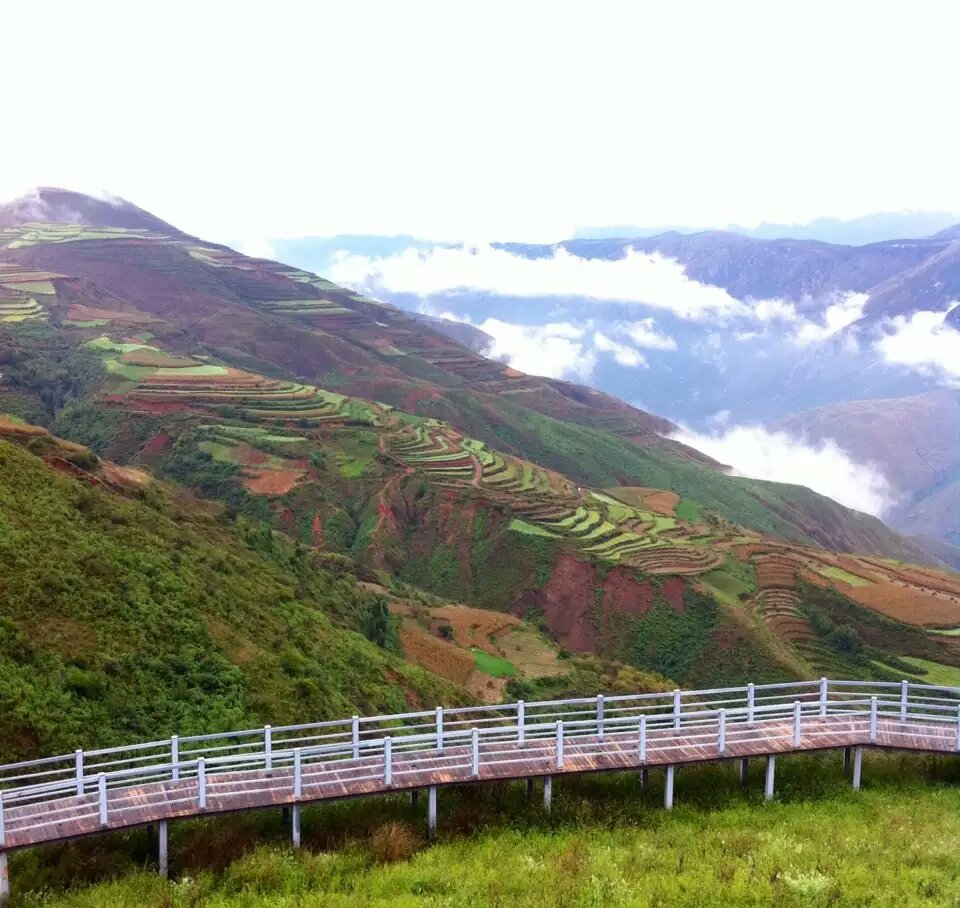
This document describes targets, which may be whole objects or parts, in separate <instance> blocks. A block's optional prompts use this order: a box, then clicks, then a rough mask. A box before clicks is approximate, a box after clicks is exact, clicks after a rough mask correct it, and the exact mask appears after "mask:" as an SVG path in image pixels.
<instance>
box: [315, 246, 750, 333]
mask: <svg viewBox="0 0 960 908" xmlns="http://www.w3.org/2000/svg"><path fill="white" fill-rule="evenodd" d="M329 277H330V279H331V280H333V281H336V282H338V283H346V284H350V285H352V286H355V287H362V288H364V289H367V290H370V291H374V292H376V291H387V292H390V291H392V292H394V293H412V294H416V295H417V296H423V297H429V296H431V295H434V294H439V293H456V292H458V291H472V292H475V293H495V294H500V295H502V296H519V297H546V296H563V297H580V298H585V299H601V300H605V301H610V302H621V303H644V304H646V305H648V306H651V307H654V308H658V309H665V310H668V311H670V312H672V313H673V314H674V315H676V316H678V317H680V318H683V319H688V320H704V319H717V318H729V317H735V316H744V317H749V316H750V315H751V306H750V305H747V304H746V303H743V302H741V301H740V300H738V299H735V298H734V297H732V296H731V295H730V294H729V293H727V291H726V290H724V289H723V288H722V287H715V286H713V285H711V284H701V283H698V282H697V281H694V280H691V279H690V278H689V277H687V275H686V273H685V272H684V267H683V265H681V264H680V263H679V262H677V261H676V260H674V259H670V258H666V257H664V256H662V255H660V254H659V253H653V254H647V253H644V252H638V251H636V250H634V249H630V248H627V249H626V254H625V256H624V257H623V258H621V259H616V260H608V259H585V258H580V257H579V256H576V255H573V254H571V253H570V252H568V251H567V250H566V249H564V248H563V247H562V246H558V247H556V248H555V249H554V250H553V254H552V255H549V256H544V257H542V258H535V259H528V258H525V257H524V256H521V255H514V254H513V253H511V252H508V251H506V250H505V249H496V248H494V247H492V246H489V245H487V246H476V247H472V248H467V247H455V248H451V247H444V246H436V247H434V248H432V249H430V250H427V251H420V250H416V249H407V250H405V251H404V252H402V253H400V254H398V255H393V256H388V257H384V258H367V257H365V256H357V255H344V256H341V257H340V258H338V259H337V261H336V262H335V263H334V265H333V266H332V268H331V270H330V275H329Z"/></svg>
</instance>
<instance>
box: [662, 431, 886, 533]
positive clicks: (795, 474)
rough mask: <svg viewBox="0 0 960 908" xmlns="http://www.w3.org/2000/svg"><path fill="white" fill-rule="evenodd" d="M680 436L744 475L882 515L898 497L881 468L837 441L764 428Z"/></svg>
mask: <svg viewBox="0 0 960 908" xmlns="http://www.w3.org/2000/svg"><path fill="white" fill-rule="evenodd" d="M718 422H719V421H718ZM674 437H675V438H676V439H677V440H678V441H682V442H684V443H685V444H688V445H690V446H691V447H694V448H696V449H697V450H699V451H703V452H704V453H705V454H709V455H710V456H711V457H713V458H714V459H716V460H719V461H720V462H721V463H725V464H729V465H730V467H732V468H733V470H734V472H735V473H737V474H739V475H741V476H749V477H752V478H753V479H769V480H773V481H775V482H787V483H794V484H796V485H802V486H807V487H808V488H810V489H813V490H814V491H815V492H819V493H820V494H821V495H826V496H827V497H828V498H832V499H833V500H834V501H838V502H840V504H843V505H846V506H847V507H848V508H854V509H855V510H858V511H864V512H866V513H867V514H873V515H874V516H877V517H880V516H882V515H883V513H884V512H885V511H886V510H887V509H888V508H889V507H890V506H891V505H892V504H893V503H894V502H895V500H896V495H895V493H894V490H893V489H892V488H891V486H890V483H889V482H888V481H887V479H886V477H885V476H884V475H883V473H882V472H881V470H880V469H879V468H878V467H877V466H875V465H874V464H871V463H860V462H859V461H857V460H855V459H854V458H853V456H852V455H851V454H850V453H849V452H847V451H845V450H844V449H843V448H841V447H840V445H838V444H837V443H836V442H835V441H833V439H827V440H825V441H824V442H822V443H816V444H815V443H812V442H810V441H808V440H805V439H802V438H795V437H793V436H791V435H788V434H787V433H785V432H770V431H768V430H767V429H764V428H763V427H762V426H733V427H731V428H724V429H722V430H720V431H718V432H715V433H713V434H702V433H699V432H693V431H691V430H689V429H683V430H682V431H681V432H679V433H677V434H676V435H674Z"/></svg>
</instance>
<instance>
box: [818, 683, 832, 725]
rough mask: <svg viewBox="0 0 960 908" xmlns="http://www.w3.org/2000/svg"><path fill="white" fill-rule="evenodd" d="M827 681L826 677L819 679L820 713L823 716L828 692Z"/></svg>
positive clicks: (825, 712) (825, 713)
mask: <svg viewBox="0 0 960 908" xmlns="http://www.w3.org/2000/svg"><path fill="white" fill-rule="evenodd" d="M829 683H830V682H829V681H827V679H826V678H821V679H820V715H821V717H824V716H826V715H827V698H828V694H829V687H828V685H829Z"/></svg>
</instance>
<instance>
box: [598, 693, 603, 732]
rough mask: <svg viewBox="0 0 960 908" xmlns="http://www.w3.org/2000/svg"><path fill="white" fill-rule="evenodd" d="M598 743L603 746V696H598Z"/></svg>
mask: <svg viewBox="0 0 960 908" xmlns="http://www.w3.org/2000/svg"><path fill="white" fill-rule="evenodd" d="M597 743H598V744H603V694H597Z"/></svg>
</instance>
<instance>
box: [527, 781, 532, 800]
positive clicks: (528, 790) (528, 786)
mask: <svg viewBox="0 0 960 908" xmlns="http://www.w3.org/2000/svg"><path fill="white" fill-rule="evenodd" d="M533 786H534V778H533V776H530V778H529V779H527V800H528V801H529V800H530V799H531V798H532V797H533Z"/></svg>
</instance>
